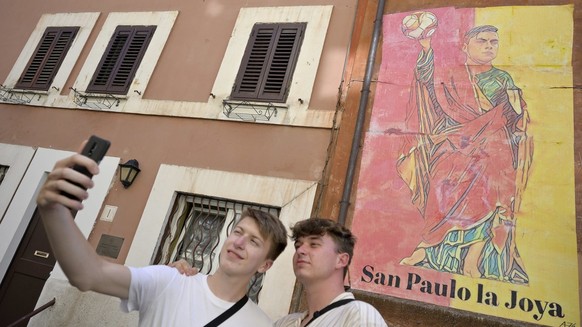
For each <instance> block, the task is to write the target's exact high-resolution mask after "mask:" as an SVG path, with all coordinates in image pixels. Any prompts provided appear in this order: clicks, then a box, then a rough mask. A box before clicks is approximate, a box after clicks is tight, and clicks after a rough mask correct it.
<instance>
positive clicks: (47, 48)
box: [15, 26, 79, 91]
mask: <svg viewBox="0 0 582 327" xmlns="http://www.w3.org/2000/svg"><path fill="white" fill-rule="evenodd" d="M78 31H79V27H78V26H76V27H48V28H47V29H46V30H45V32H44V34H43V36H42V38H41V40H40V42H39V43H38V46H37V47H36V50H35V51H34V54H33V55H32V57H31V58H30V61H29V62H28V64H27V65H26V68H25V69H24V72H23V73H22V76H20V78H19V79H18V82H17V83H16V85H15V88H17V89H25V90H41V91H47V90H48V89H49V88H50V86H51V84H52V82H53V79H54V78H55V75H56V74H57V72H58V70H59V67H60V66H61V63H62V62H63V59H64V58H65V56H66V54H67V52H68V51H69V48H70V47H71V44H72V43H73V40H74V39H75V36H76V35H77V32H78Z"/></svg>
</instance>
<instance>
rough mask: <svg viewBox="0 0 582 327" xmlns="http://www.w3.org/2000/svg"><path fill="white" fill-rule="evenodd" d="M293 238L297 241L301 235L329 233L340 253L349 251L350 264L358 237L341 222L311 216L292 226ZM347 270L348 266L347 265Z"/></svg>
mask: <svg viewBox="0 0 582 327" xmlns="http://www.w3.org/2000/svg"><path fill="white" fill-rule="evenodd" d="M291 232H292V235H291V238H292V239H293V241H295V242H296V241H297V240H298V239H299V238H300V237H305V236H314V235H319V236H324V235H329V236H330V237H331V238H332V239H333V241H334V243H335V244H336V246H337V252H338V253H347V254H348V255H349V256H350V258H349V260H348V266H349V265H350V263H351V262H352V257H353V256H354V245H355V244H356V237H355V236H354V234H352V231H350V230H349V229H348V228H346V227H344V226H342V225H340V224H339V223H337V222H335V221H333V220H331V219H325V218H310V219H305V220H302V221H299V222H297V223H296V224H295V225H294V226H293V227H292V228H291ZM346 271H347V266H346Z"/></svg>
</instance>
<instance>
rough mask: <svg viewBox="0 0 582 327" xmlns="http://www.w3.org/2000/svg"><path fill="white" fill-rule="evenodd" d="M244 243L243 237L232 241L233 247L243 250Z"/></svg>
mask: <svg viewBox="0 0 582 327" xmlns="http://www.w3.org/2000/svg"><path fill="white" fill-rule="evenodd" d="M246 242H247V241H246V238H245V237H244V236H239V237H237V238H236V239H235V240H234V245H235V246H236V247H238V248H244V246H245V244H246Z"/></svg>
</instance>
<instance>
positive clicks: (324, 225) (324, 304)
mask: <svg viewBox="0 0 582 327" xmlns="http://www.w3.org/2000/svg"><path fill="white" fill-rule="evenodd" d="M291 231H292V233H293V234H292V236H291V238H292V239H293V240H294V241H295V255H294V256H293V271H294V272H295V277H297V280H298V281H299V282H300V283H301V284H302V285H303V290H304V292H305V296H306V300H307V309H308V310H307V311H306V312H299V313H292V314H289V315H287V316H285V317H283V318H281V319H279V320H277V321H276V322H275V325H274V326H275V327H304V326H307V325H309V327H328V326H334V327H355V326H368V327H385V326H387V325H386V322H385V321H384V319H383V318H382V316H381V315H380V313H379V312H378V311H377V310H376V309H375V308H374V307H373V306H372V305H370V304H368V303H366V302H363V301H356V300H355V299H354V295H353V294H352V293H350V292H346V291H345V289H344V278H345V275H346V273H347V269H348V266H349V264H350V262H351V261H352V256H353V254H354V245H355V242H356V239H355V237H354V235H353V234H352V232H351V231H350V230H349V229H347V228H346V227H344V226H342V225H340V224H338V223H337V222H335V221H333V220H330V219H321V218H311V219H306V220H302V221H300V222H298V223H296V224H295V225H294V226H293V227H292V228H291Z"/></svg>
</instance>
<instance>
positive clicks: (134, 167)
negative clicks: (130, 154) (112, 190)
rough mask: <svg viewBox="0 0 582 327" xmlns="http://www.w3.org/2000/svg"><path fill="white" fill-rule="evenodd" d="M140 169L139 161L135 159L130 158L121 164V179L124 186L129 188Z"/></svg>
mask: <svg viewBox="0 0 582 327" xmlns="http://www.w3.org/2000/svg"><path fill="white" fill-rule="evenodd" d="M140 171H141V170H140V169H139V162H137V160H135V159H131V160H128V161H127V162H126V163H124V164H119V180H121V184H123V187H125V188H128V187H129V186H130V185H131V184H132V183H133V181H134V180H135V178H136V177H137V174H139V172H140Z"/></svg>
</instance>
